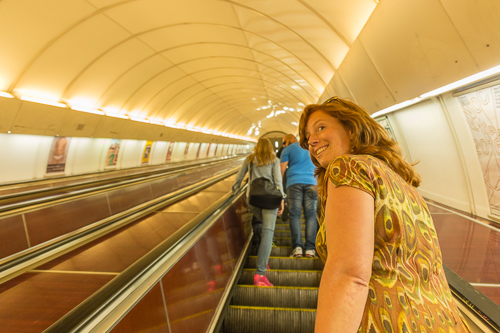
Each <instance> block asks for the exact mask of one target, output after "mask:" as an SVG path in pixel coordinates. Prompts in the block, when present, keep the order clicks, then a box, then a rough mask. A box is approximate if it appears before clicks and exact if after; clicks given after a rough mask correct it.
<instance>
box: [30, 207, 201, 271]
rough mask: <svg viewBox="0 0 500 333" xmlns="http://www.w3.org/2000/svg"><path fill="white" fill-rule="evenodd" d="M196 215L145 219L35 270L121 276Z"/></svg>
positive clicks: (173, 214) (169, 215) (165, 214)
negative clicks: (106, 273) (113, 273)
mask: <svg viewBox="0 0 500 333" xmlns="http://www.w3.org/2000/svg"><path fill="white" fill-rule="evenodd" d="M196 215H197V214H196V213H159V214H152V215H148V216H146V217H144V218H142V219H140V220H138V221H136V222H133V223H131V224H129V225H127V226H125V227H123V228H121V229H118V230H116V231H114V232H112V233H110V234H108V235H106V236H104V237H101V238H99V239H96V240H94V241H92V242H90V243H88V244H86V245H84V246H82V247H80V248H78V249H76V250H73V251H71V252H68V253H66V254H64V255H62V256H60V257H58V258H56V259H54V260H51V261H50V262H48V263H46V264H43V265H41V266H40V267H38V268H37V269H38V270H52V271H68V272H71V271H75V272H76V271H78V272H80V271H87V272H108V273H109V272H115V273H120V272H122V271H124V270H125V269H126V268H127V267H129V266H130V265H132V264H133V263H134V262H135V261H137V260H138V259H140V258H141V257H142V256H144V255H145V254H146V253H148V252H149V251H151V250H152V249H153V248H154V247H155V246H157V245H158V244H160V243H161V242H162V241H164V240H165V239H167V238H169V237H170V236H171V235H172V234H174V233H175V232H176V231H177V230H179V229H180V228H181V227H182V226H183V225H185V224H186V223H188V222H189V221H191V220H192V219H193V218H194V217H195V216H196ZM95 258H99V259H98V260H96V259H95Z"/></svg>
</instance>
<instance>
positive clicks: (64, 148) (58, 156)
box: [46, 136, 71, 175]
mask: <svg viewBox="0 0 500 333" xmlns="http://www.w3.org/2000/svg"><path fill="white" fill-rule="evenodd" d="M70 141H71V138H66V137H64V136H61V137H55V138H54V139H53V141H52V146H51V147H50V153H49V160H48V161H47V170H46V174H51V175H53V174H60V173H64V169H65V168H66V158H67V157H68V148H69V142H70Z"/></svg>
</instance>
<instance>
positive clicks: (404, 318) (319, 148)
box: [299, 97, 470, 333]
mask: <svg viewBox="0 0 500 333" xmlns="http://www.w3.org/2000/svg"><path fill="white" fill-rule="evenodd" d="M299 132H300V145H301V146H302V148H304V149H308V150H309V153H310V155H311V158H312V160H313V162H314V164H315V165H316V171H315V173H316V175H317V177H318V186H319V195H320V198H321V206H322V209H321V221H320V229H319V232H318V236H317V239H316V249H317V252H318V254H319V256H320V257H321V259H322V260H323V261H324V262H325V268H324V271H323V275H322V278H321V283H320V287H319V296H318V309H317V316H316V327H315V328H316V329H315V331H316V332H317V333H323V332H329V333H330V332H342V333H348V332H353V333H354V332H416V331H418V332H444V331H446V332H455V333H462V332H470V330H469V328H468V327H467V324H466V323H465V322H464V320H463V319H462V317H461V315H460V313H459V311H458V309H457V307H456V305H455V304H454V302H453V299H452V296H451V292H450V288H449V285H448V282H447V280H446V276H445V274H444V271H443V258H442V255H441V250H440V247H439V243H438V239H437V234H436V229H435V228H434V224H433V221H432V217H431V215H430V213H429V209H428V208H427V205H426V203H425V201H424V200H423V198H422V196H421V195H420V194H419V193H418V192H417V190H416V187H418V186H419V185H420V181H421V179H420V176H419V175H418V174H417V173H416V171H415V170H414V168H413V167H412V166H411V165H410V164H408V163H407V162H406V161H405V160H404V159H403V158H402V154H401V150H400V148H399V146H398V144H397V143H396V142H395V141H394V140H392V139H391V138H390V136H389V135H388V133H387V132H386V131H385V130H384V129H383V128H382V126H380V125H379V124H378V123H377V122H376V121H375V120H374V119H372V118H371V117H370V116H369V115H368V113H367V112H366V111H364V110H363V109H362V108H361V107H359V106H358V105H356V104H354V103H352V102H350V101H347V100H344V99H340V98H338V97H333V98H330V99H329V100H327V101H326V102H324V103H323V104H321V105H320V104H311V105H307V106H306V107H305V109H304V112H303V114H302V116H301V119H300V124H299Z"/></svg>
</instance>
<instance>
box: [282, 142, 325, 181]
mask: <svg viewBox="0 0 500 333" xmlns="http://www.w3.org/2000/svg"><path fill="white" fill-rule="evenodd" d="M283 162H288V171H287V172H286V187H287V188H288V187H289V186H290V185H293V184H311V185H316V184H317V182H316V178H315V177H314V170H315V169H316V166H315V165H314V164H313V162H312V161H311V157H310V156H309V151H307V150H305V149H302V148H301V147H300V146H299V143H298V142H295V143H293V144H291V145H289V146H286V147H285V149H283V151H282V152H281V163H283Z"/></svg>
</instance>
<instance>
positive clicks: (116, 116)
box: [106, 112, 130, 119]
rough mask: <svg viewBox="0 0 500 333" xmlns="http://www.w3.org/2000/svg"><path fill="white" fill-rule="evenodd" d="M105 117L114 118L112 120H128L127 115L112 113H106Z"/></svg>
mask: <svg viewBox="0 0 500 333" xmlns="http://www.w3.org/2000/svg"><path fill="white" fill-rule="evenodd" d="M106 116H108V117H114V118H121V119H130V118H129V117H128V116H127V115H124V114H119V113H113V112H106Z"/></svg>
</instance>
